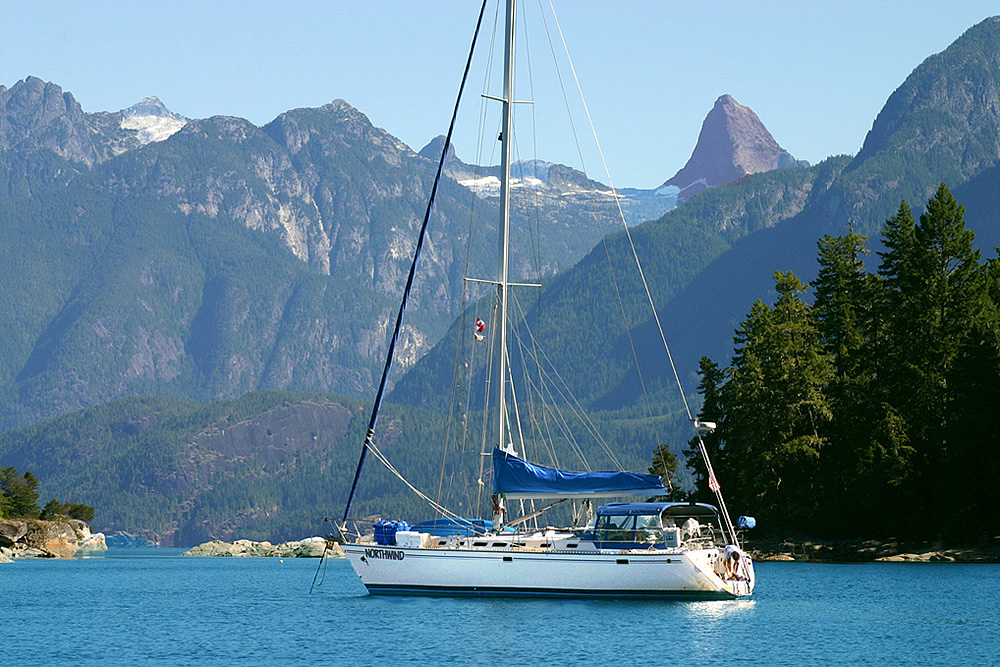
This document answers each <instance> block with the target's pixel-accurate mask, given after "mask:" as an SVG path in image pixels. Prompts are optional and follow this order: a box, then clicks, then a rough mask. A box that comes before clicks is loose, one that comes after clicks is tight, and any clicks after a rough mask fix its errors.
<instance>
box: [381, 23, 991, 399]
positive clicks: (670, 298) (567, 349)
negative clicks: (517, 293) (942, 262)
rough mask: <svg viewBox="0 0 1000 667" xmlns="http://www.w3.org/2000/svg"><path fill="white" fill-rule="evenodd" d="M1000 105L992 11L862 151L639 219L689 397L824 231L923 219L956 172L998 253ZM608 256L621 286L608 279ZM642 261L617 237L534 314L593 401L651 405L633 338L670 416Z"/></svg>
mask: <svg viewBox="0 0 1000 667" xmlns="http://www.w3.org/2000/svg"><path fill="white" fill-rule="evenodd" d="M998 99H1000V18H991V19H987V20H985V21H983V22H981V23H980V24H978V25H976V26H974V27H973V28H970V29H969V30H968V31H967V32H966V33H965V34H963V35H962V36H961V37H960V38H959V39H958V40H956V42H955V43H954V44H952V45H951V46H950V47H949V48H948V49H946V50H945V51H944V52H942V53H940V54H937V55H934V56H931V57H930V58H928V59H927V60H926V61H925V62H924V63H922V64H921V65H920V66H919V67H917V68H916V69H915V70H914V71H913V73H911V75H910V76H909V77H908V78H907V79H906V81H904V82H903V84H902V85H901V86H900V88H899V89H898V90H897V91H896V92H894V93H893V94H892V96H890V98H889V101H888V102H887V104H886V106H885V108H884V109H883V110H882V112H881V113H880V114H879V115H878V117H877V118H876V120H875V122H874V123H873V126H872V130H871V132H870V133H869V135H868V138H867V139H866V140H865V143H864V148H863V149H862V151H861V152H859V154H858V155H857V156H853V157H852V156H837V157H832V158H829V159H827V160H825V161H823V162H821V163H820V164H817V165H815V166H811V167H790V168H786V169H778V170H773V171H766V172H764V173H756V174H748V175H745V176H743V177H741V178H739V179H737V180H735V181H731V182H730V183H728V184H727V185H726V186H725V187H715V188H711V189H707V190H704V191H702V192H700V193H698V194H697V195H694V196H692V197H691V198H690V199H689V200H688V201H686V202H685V203H684V204H683V205H682V206H680V207H678V208H677V209H675V210H673V211H670V212H668V213H666V214H665V215H664V216H663V217H661V218H660V219H658V220H656V221H651V222H647V223H645V224H643V225H640V226H638V227H636V228H635V229H633V230H632V240H633V241H634V244H635V246H636V248H637V250H638V252H639V256H640V258H641V260H642V262H643V268H644V271H645V273H646V280H647V282H648V284H649V285H650V289H651V292H652V296H653V300H654V303H656V305H657V309H658V312H659V319H660V322H661V323H662V325H663V328H664V333H665V338H666V339H667V341H668V342H669V343H670V345H671V352H672V356H673V360H674V362H675V363H676V364H677V366H678V369H679V371H680V373H681V377H682V380H685V385H686V386H687V387H688V388H689V391H690V390H693V388H694V387H695V386H696V385H697V378H696V377H694V372H695V370H696V368H697V362H698V359H699V358H700V357H701V356H702V355H705V354H707V355H709V356H711V357H712V358H713V359H714V360H716V361H720V362H723V363H725V361H726V360H727V359H728V357H729V355H730V354H731V351H732V335H733V332H734V330H735V329H736V328H737V326H738V325H739V322H740V321H741V320H742V319H744V318H745V316H746V313H747V312H748V311H749V309H750V306H751V305H752V303H753V302H754V300H756V299H757V298H764V299H767V298H769V295H771V294H773V291H772V290H773V283H772V278H771V276H772V274H773V273H774V271H776V270H783V271H784V270H794V271H795V272H796V273H797V274H798V275H799V276H800V277H802V278H803V279H804V280H811V279H812V278H813V277H814V275H815V272H816V260H815V257H816V242H817V241H818V240H819V238H820V237H821V236H822V235H824V234H828V233H829V234H835V235H836V234H844V233H847V231H848V230H849V229H852V228H853V229H854V230H855V231H858V232H861V233H865V234H868V235H870V236H873V237H875V236H877V234H878V231H879V229H880V228H881V225H882V223H883V221H884V220H885V219H886V218H888V217H889V216H891V215H892V214H894V213H895V211H896V210H897V209H898V207H899V204H900V201H901V200H903V199H906V200H907V201H909V202H910V203H911V205H912V206H913V207H914V211H915V213H917V212H919V210H920V208H921V207H922V206H923V204H924V203H925V202H926V201H927V199H928V198H929V197H930V196H931V194H933V192H934V191H935V190H936V188H937V187H938V185H939V184H940V183H941V182H942V181H944V182H946V183H947V184H948V185H949V187H950V188H952V190H953V192H954V193H955V195H956V197H958V198H959V201H960V202H961V203H963V204H964V205H965V206H966V210H967V214H966V220H967V222H968V226H969V227H970V228H971V229H973V230H974V231H975V233H976V235H977V239H978V240H979V243H980V247H983V248H984V251H985V252H984V256H991V255H992V254H993V253H992V251H991V246H990V245H985V246H984V245H982V244H983V243H984V242H986V243H989V242H990V239H993V240H994V241H995V240H997V239H998V238H1000V225H998V223H997V220H996V217H995V210H996V209H995V204H996V202H997V195H996V192H997V191H1000V182H998V180H997V179H998V174H1000V168H998V165H1000V145H998V143H997V138H998V137H1000V111H998V109H1000V105H998V104H997V102H996V100H998ZM726 105H727V103H726V101H725V99H724V98H723V99H722V106H726ZM718 106H719V105H717V107H718ZM706 125H710V124H709V123H707V121H706ZM703 134H704V132H703ZM699 143H700V142H699ZM682 171H683V170H682ZM962 197H965V199H963V198H962ZM873 245H875V244H874V243H873ZM874 249H877V245H876V247H875V248H874ZM605 255H607V256H610V257H611V260H612V263H613V267H614V275H615V276H616V282H615V283H611V282H610V281H609V279H608V274H609V272H608V268H607V260H606V259H605ZM632 265H633V262H632V260H631V244H630V243H629V241H628V239H625V238H623V237H622V236H621V235H618V236H612V237H609V238H608V239H607V243H606V245H605V246H603V247H600V248H595V250H594V251H592V252H591V253H590V254H589V255H587V256H586V257H585V258H584V259H583V260H581V261H580V262H579V263H578V264H577V265H576V266H574V267H573V268H572V269H571V270H569V271H566V272H564V273H561V274H559V276H557V277H556V278H555V279H554V280H552V281H550V282H549V283H548V284H547V285H546V287H545V289H544V290H543V292H542V294H541V295H540V296H539V301H540V302H541V303H543V304H544V309H543V310H539V311H532V312H531V313H529V318H534V319H537V320H538V322H539V323H538V325H536V326H537V327H538V328H539V329H540V331H539V332H538V334H537V335H538V336H539V338H541V339H544V340H546V341H547V343H548V344H550V345H553V346H554V348H555V349H551V350H549V351H548V354H549V356H550V358H551V359H552V360H553V363H555V364H556V365H557V367H558V368H559V369H560V373H561V374H562V377H563V379H564V380H565V381H566V382H567V383H568V384H570V386H573V387H574V388H579V393H578V398H580V399H581V400H582V401H584V402H585V403H589V404H590V405H591V406H593V407H599V408H608V409H622V408H627V407H629V406H634V405H636V404H637V403H638V402H639V401H641V400H642V393H643V391H644V390H643V387H642V386H641V385H640V383H639V378H638V377H637V376H636V374H635V371H634V364H633V363H632V356H633V355H632V351H631V346H630V341H631V343H632V344H634V345H635V348H636V356H637V357H638V358H639V359H640V361H641V362H646V363H644V364H642V365H643V368H644V369H645V376H644V378H643V381H644V383H645V391H646V392H647V393H649V394H650V395H652V396H653V397H654V400H655V401H656V402H657V407H658V409H659V410H662V411H668V412H669V411H670V410H672V409H674V408H675V407H676V405H677V399H676V398H674V397H675V396H676V385H674V384H673V379H672V376H670V365H669V363H668V362H667V360H666V358H665V355H664V353H663V351H662V344H661V342H660V334H659V331H658V330H657V327H656V324H655V322H654V321H652V319H651V318H649V315H648V306H646V305H645V304H644V302H645V297H644V294H643V288H642V285H641V284H640V283H639V282H638V280H637V279H636V278H633V277H630V276H634V275H635V270H634V268H633V266H632ZM619 294H620V295H622V298H623V302H622V304H621V305H619V302H618V295H619ZM622 311H624V312H625V313H626V314H627V315H628V318H629V324H628V325H626V324H625V323H624V322H623V318H622ZM644 313H645V314H644ZM543 316H544V318H543ZM549 319H551V320H552V323H551V324H548V325H547V324H545V322H544V321H543V320H549ZM450 335H454V334H450ZM454 346H455V343H454V340H451V341H449V340H447V339H446V340H445V341H444V342H443V343H442V348H443V349H448V350H453V349H454ZM446 368H447V363H446V360H445V355H444V354H442V355H441V356H440V357H438V355H437V353H436V352H435V353H432V354H429V355H427V356H426V357H425V358H424V359H423V360H422V361H421V363H420V364H418V365H417V366H416V367H415V368H414V369H413V370H412V371H410V373H408V375H407V376H406V377H404V378H403V379H402V380H401V381H400V382H399V383H398V384H397V388H396V393H395V394H394V396H395V398H396V400H398V401H409V402H416V403H421V404H426V405H430V403H429V401H428V399H427V396H428V395H429V387H430V386H431V385H432V384H434V383H437V382H439V381H441V380H442V378H443V377H444V374H445V372H446V371H445V369H446Z"/></svg>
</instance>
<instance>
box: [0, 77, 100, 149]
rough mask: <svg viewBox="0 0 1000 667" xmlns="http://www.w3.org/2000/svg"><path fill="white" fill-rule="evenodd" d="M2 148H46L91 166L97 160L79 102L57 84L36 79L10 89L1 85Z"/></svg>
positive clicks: (30, 78) (0, 142)
mask: <svg viewBox="0 0 1000 667" xmlns="http://www.w3.org/2000/svg"><path fill="white" fill-rule="evenodd" d="M0 149H3V150H18V151H23V152H31V151H35V150H39V149H47V150H51V151H53V152H55V153H56V154H58V155H60V156H62V157H64V158H66V159H67V160H70V161H73V162H83V163H85V164H88V165H89V164H93V163H94V162H95V161H96V160H97V157H98V156H97V152H96V150H95V148H94V146H93V142H92V141H91V139H90V137H89V133H88V130H87V122H86V116H85V114H84V113H83V109H81V108H80V104H79V102H77V101H76V100H75V99H74V98H73V95H72V94H71V93H68V92H65V93H64V92H63V90H62V88H60V87H59V86H57V85H56V84H54V83H51V82H48V83H47V82H45V81H42V80H41V79H39V78H38V77H34V76H29V77H28V78H26V79H24V80H23V81H18V82H17V83H15V84H14V85H13V86H12V87H11V88H9V89H8V88H5V87H4V86H0Z"/></svg>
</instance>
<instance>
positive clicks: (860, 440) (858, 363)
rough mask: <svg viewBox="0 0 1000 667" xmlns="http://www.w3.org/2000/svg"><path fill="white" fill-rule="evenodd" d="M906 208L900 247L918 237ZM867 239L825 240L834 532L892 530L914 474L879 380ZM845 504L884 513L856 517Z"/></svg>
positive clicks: (829, 510)
mask: <svg viewBox="0 0 1000 667" xmlns="http://www.w3.org/2000/svg"><path fill="white" fill-rule="evenodd" d="M911 223H912V217H911V216H910V215H909V213H908V209H907V208H906V203H905V202H904V203H903V205H902V207H901V209H900V214H899V215H898V216H897V218H896V219H894V220H893V221H891V222H890V223H887V226H888V225H893V226H895V228H896V229H898V231H899V237H900V238H899V239H897V240H896V241H894V243H896V244H897V245H903V244H905V243H906V239H907V238H909V237H910V236H912V234H911V232H912V224H911ZM866 243H867V239H866V238H865V237H864V236H861V235H858V234H853V233H851V234H848V235H846V236H842V237H836V238H834V237H830V236H825V237H823V238H822V239H820V241H819V243H818V246H819V254H818V256H817V260H818V262H819V265H820V269H819V273H818V275H817V278H816V280H815V281H813V287H814V289H815V294H816V298H815V302H814V307H813V310H814V312H815V315H816V321H817V325H818V327H819V330H820V333H821V336H822V340H823V344H824V346H825V348H826V350H827V352H828V353H829V354H830V355H831V357H832V361H833V368H834V375H833V378H832V380H831V382H830V385H829V386H828V387H827V395H828V397H829V399H830V405H831V412H832V419H831V422H830V424H829V427H828V433H829V446H828V447H827V449H826V451H825V452H824V455H823V459H822V471H823V472H822V477H823V489H824V499H825V502H824V503H823V508H824V510H825V511H824V512H823V523H824V524H825V525H826V526H827V529H828V530H830V531H831V532H832V533H834V534H840V535H852V534H853V535H856V534H858V533H859V532H860V533H864V534H880V533H883V532H884V531H891V529H892V527H893V521H894V519H893V518H892V517H894V516H898V514H897V513H896V512H894V511H893V509H894V508H898V509H899V510H902V509H903V508H902V507H901V506H900V503H899V500H900V498H899V493H898V490H899V487H900V485H901V484H902V483H903V481H904V480H906V478H907V477H908V475H909V472H910V468H909V464H910V457H911V455H912V449H911V448H910V447H909V446H908V445H907V441H906V437H905V429H903V428H902V427H901V422H900V419H899V416H898V414H897V413H896V412H895V410H894V408H893V407H892V405H891V404H890V403H889V401H888V397H887V395H886V393H885V391H884V387H882V386H881V385H880V384H879V383H878V382H877V381H876V379H877V378H878V376H879V374H880V372H879V368H880V365H881V359H882V358H883V356H884V336H883V334H882V327H881V321H882V317H881V313H882V309H881V303H882V288H883V284H884V283H883V282H882V281H881V280H880V279H879V278H878V277H877V276H873V275H871V274H869V273H867V272H866V271H865V269H864V259H863V257H864V255H866V254H867V247H866ZM845 501H848V502H851V503H855V504H859V505H861V506H864V507H872V508H874V507H880V508H883V509H882V511H878V512H863V513H860V514H859V515H855V516H849V515H847V514H845V513H844V512H842V511H840V508H841V507H842V506H843V503H844V502H845Z"/></svg>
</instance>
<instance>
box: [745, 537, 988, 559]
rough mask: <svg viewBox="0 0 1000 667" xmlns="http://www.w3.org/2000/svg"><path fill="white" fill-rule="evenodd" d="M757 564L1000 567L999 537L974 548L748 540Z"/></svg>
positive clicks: (936, 544) (885, 541) (891, 540)
mask: <svg viewBox="0 0 1000 667" xmlns="http://www.w3.org/2000/svg"><path fill="white" fill-rule="evenodd" d="M744 548H745V550H746V551H747V552H748V553H749V554H750V555H751V556H752V557H753V559H754V560H755V561H759V562H760V561H764V562H780V561H797V562H808V563H871V562H881V563H1000V536H996V537H994V538H993V539H992V540H988V541H986V540H984V541H983V542H981V543H979V544H975V545H967V546H956V545H948V544H946V543H944V542H942V541H939V540H927V541H914V540H896V539H894V538H887V539H881V540H861V539H854V540H813V539H807V538H801V539H800V538H795V539H770V540H768V539H761V540H747V542H746V543H745V544H744Z"/></svg>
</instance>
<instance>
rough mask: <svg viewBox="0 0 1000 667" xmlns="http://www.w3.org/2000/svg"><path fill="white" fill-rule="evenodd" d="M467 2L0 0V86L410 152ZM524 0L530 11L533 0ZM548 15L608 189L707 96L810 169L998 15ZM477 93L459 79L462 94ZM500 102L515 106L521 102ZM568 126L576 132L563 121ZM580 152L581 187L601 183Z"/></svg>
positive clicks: (429, 129) (659, 177)
mask: <svg viewBox="0 0 1000 667" xmlns="http://www.w3.org/2000/svg"><path fill="white" fill-rule="evenodd" d="M543 1H544V3H545V7H546V8H547V7H548V0H543ZM478 4H479V3H478V2H477V1H468V2H457V1H443V0H442V1H435V2H430V1H428V0H407V1H405V2H403V1H378V0H365V1H363V0H351V1H350V2H348V1H345V0H335V1H330V2H293V1H289V2H281V3H278V2H263V1H261V2H255V1H253V0H241V1H239V2H233V1H218V2H217V1H213V0H201V1H199V2H192V1H189V0H172V1H169V2H167V1H163V2H144V1H141V0H140V1H138V2H136V1H135V0H132V1H130V2H117V1H114V0H100V1H94V0H72V1H71V0H66V1H64V2H51V1H46V0H30V1H29V0H2V1H0V26H2V31H3V38H2V39H0V85H5V86H7V87H10V86H11V85H13V84H14V83H15V82H17V81H18V80H20V79H23V78H25V77H26V76H28V75H34V76H38V77H41V78H42V79H45V80H47V81H53V82H55V83H57V84H59V85H60V86H62V87H63V89H64V90H68V91H70V92H72V93H73V95H74V96H75V97H76V99H77V100H79V102H80V103H81V104H82V106H83V108H84V110H85V111H88V112H95V111H116V110H119V109H122V108H125V107H128V106H130V105H131V104H133V103H135V102H136V101H138V100H139V99H141V98H143V97H145V96H147V95H156V96H158V97H160V99H162V100H163V102H164V103H165V104H166V105H167V106H168V107H170V108H171V109H172V110H174V111H176V112H178V113H181V114H183V115H185V116H188V117H191V118H203V117H207V116H212V115H216V114H225V115H233V116H240V117H243V118H247V119H249V120H250V121H252V122H253V123H255V124H258V125H263V124H265V123H267V122H269V121H270V120H272V119H274V118H275V117H276V116H277V115H278V114H280V113H281V112H283V111H286V110H288V109H292V108H296V107H313V106H320V105H322V104H325V103H327V102H330V101H332V100H334V99H336V98H343V99H345V100H347V101H348V102H349V103H351V104H352V105H354V106H355V107H357V108H358V109H360V110H361V111H362V112H363V113H365V114H366V115H367V116H368V117H369V118H370V119H371V121H372V122H373V123H374V124H375V125H377V126H379V127H382V128H384V129H385V130H387V131H388V132H389V133H391V134H393V135H395V136H396V137H398V138H399V139H400V140H402V141H403V142H404V143H406V144H407V145H409V146H411V147H412V148H413V149H414V150H419V149H420V148H421V147H422V146H423V145H424V144H425V143H426V142H427V141H429V140H430V139H431V138H433V137H434V136H435V135H438V134H443V133H444V132H445V130H446V129H447V122H448V118H449V116H450V112H451V107H452V105H453V103H454V96H455V93H456V91H457V86H458V82H459V77H460V75H461V69H462V66H463V64H464V59H465V54H466V52H467V49H468V44H469V40H470V38H471V34H472V28H473V26H474V21H475V16H476V13H477V12H478ZM526 4H527V5H528V7H527V9H526V12H531V13H534V14H537V12H538V6H539V2H538V0H531V1H530V2H528V3H526ZM555 7H556V12H557V14H558V17H559V21H560V24H561V25H562V28H563V32H564V33H565V35H566V39H567V42H568V44H569V49H570V54H571V56H572V57H573V59H574V63H575V65H576V69H577V72H578V74H579V78H580V80H581V85H582V86H583V90H584V93H585V95H586V99H587V102H588V105H589V107H590V110H591V112H592V114H593V117H594V123H595V125H596V127H597V133H598V137H599V139H600V142H601V145H602V147H603V148H604V151H605V154H606V156H607V159H608V162H609V165H610V170H611V175H612V177H613V181H614V183H615V185H618V186H620V187H625V186H631V187H655V186H656V185H658V184H660V183H662V182H663V181H664V180H666V179H667V178H669V177H670V176H672V175H673V174H674V172H676V171H677V170H678V169H679V168H680V167H681V166H683V164H684V162H685V161H686V160H687V158H688V156H689V155H690V152H691V150H692V148H693V147H694V144H695V141H696V139H697V136H698V131H699V129H700V128H701V122H702V120H703V119H704V117H705V114H707V113H708V111H709V109H711V107H712V104H713V103H714V101H715V99H716V98H717V97H718V96H719V95H721V94H723V93H729V94H731V95H733V97H735V98H736V100H737V101H738V102H740V103H742V104H745V105H747V106H749V107H750V108H752V109H753V110H754V111H755V112H756V113H757V115H758V116H759V117H760V118H761V120H762V121H763V122H764V124H765V125H766V126H767V127H768V129H769V130H770V131H771V133H772V134H773V135H774V137H775V139H777V141H778V143H780V144H781V145H782V146H783V147H785V148H786V149H787V150H789V151H790V152H791V153H792V154H793V155H795V156H796V157H799V158H802V159H806V160H809V161H810V162H813V163H815V162H818V161H820V160H822V159H824V158H826V157H828V156H830V155H835V154H840V153H855V152H857V150H858V149H859V148H860V146H861V143H862V142H863V140H864V137H865V134H866V132H867V131H868V130H869V129H870V127H871V123H872V121H873V120H874V118H875V116H876V114H877V113H878V111H879V110H880V109H881V107H882V105H883V104H884V103H885V100H886V99H887V97H888V96H889V95H890V94H891V93H892V91H893V90H894V89H895V88H896V87H897V86H899V84H900V83H901V82H902V81H903V80H904V79H905V77H906V76H907V75H908V74H909V73H910V72H911V71H912V70H913V69H914V68H915V67H916V66H917V65H919V64H920V62H921V61H923V60H924V59H925V58H926V57H927V56H929V55H931V54H933V53H937V52H939V51H941V50H943V49H944V48H946V47H947V46H948V45H949V44H950V43H951V42H953V41H954V40H955V39H956V38H957V37H958V36H959V35H960V34H961V33H962V32H964V31H965V30H966V29H968V28H969V27H971V26H972V25H974V24H975V23H978V22H979V21H981V20H982V19H984V18H986V17H987V16H990V15H995V14H1000V6H998V5H997V3H996V2H995V0H993V1H991V2H987V1H982V0H962V1H961V2H952V3H941V2H937V1H934V2H932V1H930V0H909V1H906V0H890V1H886V2H882V1H879V0H875V1H874V2H872V1H867V2H858V1H855V0H842V1H841V2H837V3H819V2H808V1H803V0H794V1H791V0H775V1H767V0H761V1H758V2H746V1H736V0H733V1H730V2H723V1H714V2H713V1H711V0H706V1H704V2H690V1H686V2H672V1H670V2H668V1H663V2H652V1H649V2H637V1H636V2H630V1H619V2H608V1H607V0H603V1H601V2H596V1H591V0H575V1H572V2H569V1H567V0H555ZM550 28H552V26H551V25H550ZM534 30H535V32H534V33H533V36H535V37H537V36H542V37H544V33H543V32H542V31H541V29H540V28H536V29H534ZM487 31H489V27H487ZM487 36H488V34H487ZM532 49H533V50H532V52H531V53H532V55H531V59H532V67H533V68H535V67H536V63H538V65H537V68H538V71H539V72H540V71H541V65H540V63H542V62H543V61H547V60H551V57H550V56H549V54H548V45H547V43H546V42H544V39H542V40H539V41H538V43H537V46H536V45H533V46H532ZM563 73H564V76H568V73H567V72H566V71H564V72H563ZM477 76H478V75H477ZM533 80H535V81H536V86H538V85H540V82H544V81H546V79H545V77H543V76H541V75H540V74H539V75H537V76H536V75H534V74H533ZM482 87H483V86H482V77H481V76H478V78H477V79H475V80H474V83H473V84H472V90H473V93H474V95H472V96H471V97H472V98H476V96H477V94H478V93H479V92H481V89H482ZM490 92H493V93H496V94H499V91H498V90H491V91H490ZM517 96H518V98H522V99H523V98H527V97H533V96H532V95H531V94H530V93H526V92H525V90H524V89H522V90H521V91H520V92H519V94H518V95H517ZM536 99H537V98H536ZM478 104H479V102H478V99H473V102H472V103H471V106H470V105H466V107H463V108H469V109H472V113H471V115H472V117H473V122H472V125H475V124H476V122H475V118H476V112H477V110H478ZM535 107H537V108H535V109H534V112H535V113H536V114H537V118H538V119H539V121H537V122H539V123H542V124H545V123H547V122H548V120H549V118H550V115H552V114H554V113H555V111H556V110H557V111H559V112H560V113H561V114H562V116H563V117H564V116H565V111H564V110H563V109H562V108H561V107H562V102H561V101H559V102H558V103H553V104H549V105H543V104H542V103H541V101H539V103H538V104H536V105H535ZM574 120H575V122H576V123H577V128H578V130H579V131H580V132H581V133H583V134H587V133H589V130H586V120H585V118H584V117H583V116H582V115H581V114H579V113H578V112H576V111H574ZM539 134H540V135H541V132H539ZM472 143H473V140H472V139H471V133H462V134H460V135H458V137H457V141H456V146H457V149H458V152H459V156H460V157H462V158H463V159H465V160H467V161H472V160H473V159H474V158H475V157H476V148H475V146H474V145H472ZM529 153H530V154H529ZM532 154H534V155H537V157H540V158H543V159H549V160H553V161H557V162H564V163H566V164H570V165H573V166H579V165H578V164H577V163H578V162H579V160H576V159H575V155H576V149H575V148H574V146H573V142H572V139H562V140H556V141H553V142H550V143H546V142H545V141H543V140H541V139H539V140H538V143H537V148H536V149H533V150H529V149H528V148H527V147H525V146H523V145H522V146H521V150H520V156H521V157H531V156H532ZM591 159H592V158H590V157H587V158H586V160H587V164H586V166H587V167H588V171H589V173H590V174H591V176H593V177H594V178H598V180H606V178H605V177H604V174H603V169H602V168H600V165H595V164H594V163H593V162H592V161H591Z"/></svg>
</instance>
